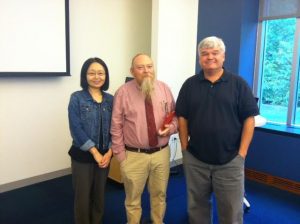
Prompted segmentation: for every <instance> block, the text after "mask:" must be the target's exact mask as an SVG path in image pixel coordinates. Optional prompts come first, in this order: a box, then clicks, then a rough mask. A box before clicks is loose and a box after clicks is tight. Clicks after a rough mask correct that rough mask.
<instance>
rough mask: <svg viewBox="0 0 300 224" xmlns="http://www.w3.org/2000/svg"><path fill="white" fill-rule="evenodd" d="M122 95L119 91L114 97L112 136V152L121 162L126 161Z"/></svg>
mask: <svg viewBox="0 0 300 224" xmlns="http://www.w3.org/2000/svg"><path fill="white" fill-rule="evenodd" d="M121 96H122V94H120V93H119V92H118V91H117V92H116V94H115V97H114V104H113V111H112V119H111V128H110V134H111V139H112V146H111V149H112V152H113V154H114V156H115V157H116V159H117V160H118V161H119V162H121V161H123V160H124V159H125V144H124V140H123V139H124V137H123V136H124V134H123V125H124V124H123V111H122V105H121V101H122V98H121Z"/></svg>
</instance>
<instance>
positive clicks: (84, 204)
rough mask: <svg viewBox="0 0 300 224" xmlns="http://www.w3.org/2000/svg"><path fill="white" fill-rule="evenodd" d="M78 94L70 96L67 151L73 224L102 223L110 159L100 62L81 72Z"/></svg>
mask: <svg viewBox="0 0 300 224" xmlns="http://www.w3.org/2000/svg"><path fill="white" fill-rule="evenodd" d="M80 84H81V87H82V90H80V91H76V92H74V93H73V94H72V95H71V99H70V102H69V107H68V112H69V126H70V132H71V135H72V138H73V143H72V146H71V148H70V150H69V155H70V156H71V167H72V179H73V188H74V212H75V223H76V224H96V223H97V224H99V223H102V222H103V212H104V193H105V185H106V180H107V175H108V170H109V163H110V159H111V156H112V150H111V148H110V146H111V136H110V133H109V131H110V121H111V112H112V102H113V96H112V95H110V94H108V93H106V92H104V91H105V90H107V89H108V87H109V72H108V68H107V66H106V64H105V62H104V61H102V60H101V59H99V58H89V59H88V60H86V61H85V62H84V64H83V66H82V68H81V80H80Z"/></svg>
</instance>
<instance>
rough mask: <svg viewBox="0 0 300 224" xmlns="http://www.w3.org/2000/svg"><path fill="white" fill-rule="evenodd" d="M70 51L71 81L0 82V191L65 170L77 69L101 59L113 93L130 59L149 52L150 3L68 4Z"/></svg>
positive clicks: (79, 0) (102, 0)
mask: <svg viewBox="0 0 300 224" xmlns="http://www.w3.org/2000/svg"><path fill="white" fill-rule="evenodd" d="M50 1H51V0H50ZM29 4H30V3H29ZM28 7H34V6H30V5H28ZM22 10H24V9H22ZM16 13H17V12H16ZM12 44H13V43H12ZM70 49H71V74H72V76H71V77H52V78H50V77H49V78H0V187H1V185H4V184H7V183H11V182H15V181H19V180H22V179H26V178H31V177H34V176H38V175H42V174H46V173H50V172H54V171H57V170H62V169H66V168H69V167H70V159H69V156H68V155H67V151H68V149H69V147H70V144H71V138H70V134H69V128H68V120H67V105H68V101H69V96H70V94H71V93H72V92H73V91H75V90H78V89H79V88H80V87H79V80H80V79H79V75H80V69H81V66H82V64H83V62H84V60H86V59H87V58H88V57H92V56H98V57H101V58H102V59H103V60H104V61H106V62H107V64H108V67H109V70H110V78H111V87H110V90H109V92H111V93H114V92H115V90H116V89H117V88H118V87H119V86H120V85H121V84H122V83H124V80H125V76H126V75H128V74H129V66H130V62H131V58H132V56H133V55H135V54H136V53H137V52H146V53H150V49H151V0H127V1H124V0H110V1H107V0H84V1H83V0H72V1H70ZM28 54H30V52H28Z"/></svg>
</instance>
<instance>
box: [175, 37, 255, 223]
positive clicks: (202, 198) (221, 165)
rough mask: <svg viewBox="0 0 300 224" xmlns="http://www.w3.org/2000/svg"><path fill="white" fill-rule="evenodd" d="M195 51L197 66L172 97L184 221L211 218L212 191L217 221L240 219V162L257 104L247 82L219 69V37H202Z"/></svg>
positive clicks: (222, 51) (222, 55)
mask: <svg viewBox="0 0 300 224" xmlns="http://www.w3.org/2000/svg"><path fill="white" fill-rule="evenodd" d="M198 54H199V64H200V66H201V68H202V70H201V71H200V74H197V75H194V76H192V77H190V78H188V79H187V80H186V81H185V82H184V84H183V86H182V87H181V90H180V93H179V96H178V99H177V102H176V114H177V116H178V118H179V120H178V121H179V136H180V141H181V147H182V152H183V164H184V169H185V175H186V181H187V191H188V215H189V223H190V224H196V223H211V222H212V205H211V202H212V201H211V196H212V193H214V195H215V197H216V202H217V211H218V219H219V223H230V224H232V223H243V196H244V163H245V158H246V155H247V151H248V147H249V145H250V142H251V140H252V136H253V132H254V116H255V115H258V107H257V104H256V101H255V98H254V96H253V94H252V92H251V89H250V88H249V86H248V85H247V83H246V82H245V81H244V80H243V79H242V78H241V77H240V76H237V75H234V74H232V73H230V72H229V71H226V70H225V69H224V68H223V64H224V61H225V45H224V42H223V41H222V40H221V39H220V38H218V37H214V36H212V37H207V38H205V39H203V40H202V41H201V42H200V43H199V45H198Z"/></svg>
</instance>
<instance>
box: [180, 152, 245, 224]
mask: <svg viewBox="0 0 300 224" xmlns="http://www.w3.org/2000/svg"><path fill="white" fill-rule="evenodd" d="M244 163H245V160H244V158H243V157H241V156H240V155H237V156H236V157H235V158H234V159H233V160H231V161H230V162H228V163H226V164H224V165H211V164H207V163H204V162H201V161H200V160H198V159H196V158H195V157H194V156H193V155H192V154H191V153H190V152H188V151H184V152H183V166H184V172H185V177H186V182H187V192H188V215H189V223H190V224H202V223H203V224H210V223H212V194H213V193H214V195H215V198H216V203H217V211H218V219H219V223H222V224H235V223H239V224H241V223H243V197H244Z"/></svg>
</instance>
